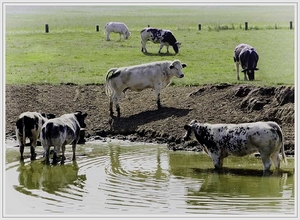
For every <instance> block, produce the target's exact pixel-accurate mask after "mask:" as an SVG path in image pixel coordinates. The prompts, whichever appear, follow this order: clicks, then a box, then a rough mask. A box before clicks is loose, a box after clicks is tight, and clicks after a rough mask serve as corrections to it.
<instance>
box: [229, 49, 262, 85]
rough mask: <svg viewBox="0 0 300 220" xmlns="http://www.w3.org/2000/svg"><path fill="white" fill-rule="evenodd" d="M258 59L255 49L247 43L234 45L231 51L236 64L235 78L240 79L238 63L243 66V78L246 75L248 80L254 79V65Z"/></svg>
mask: <svg viewBox="0 0 300 220" xmlns="http://www.w3.org/2000/svg"><path fill="white" fill-rule="evenodd" d="M258 59H259V56H258V54H257V51H256V50H255V49H254V48H253V47H252V46H250V45H248V44H239V45H238V46H236V48H235V49H234V53H233V60H234V62H235V65H236V75H237V80H240V74H239V65H241V67H242V68H243V70H242V72H243V73H244V80H247V75H248V78H249V80H251V81H252V80H254V78H255V76H254V73H255V70H258V68H257V67H256V66H257V62H258Z"/></svg>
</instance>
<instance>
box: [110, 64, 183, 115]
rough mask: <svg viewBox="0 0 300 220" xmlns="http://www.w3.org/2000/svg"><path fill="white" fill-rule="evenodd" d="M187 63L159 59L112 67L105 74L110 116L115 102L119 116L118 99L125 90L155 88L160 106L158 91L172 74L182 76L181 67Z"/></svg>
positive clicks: (166, 83) (158, 105)
mask: <svg viewBox="0 0 300 220" xmlns="http://www.w3.org/2000/svg"><path fill="white" fill-rule="evenodd" d="M186 66H187V65H186V64H185V63H181V62H180V61H179V60H174V61H159V62H153V63H146V64H141V65H136V66H129V67H121V68H112V69H110V70H108V72H107V74H106V83H105V86H106V94H107V95H108V96H109V110H110V116H111V117H113V105H114V104H115V106H116V110H117V113H118V117H120V106H119V100H120V98H121V96H122V94H123V95H125V91H126V90H127V89H130V90H132V91H137V92H140V91H142V90H144V89H147V88H152V89H154V90H155V94H156V96H157V107H158V108H160V107H161V103H160V92H161V90H162V89H163V88H165V87H166V86H168V85H169V84H170V83H171V79H172V77H173V76H176V77H178V78H182V77H184V74H183V72H182V68H185V67H186Z"/></svg>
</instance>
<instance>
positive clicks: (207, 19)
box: [5, 5, 295, 86]
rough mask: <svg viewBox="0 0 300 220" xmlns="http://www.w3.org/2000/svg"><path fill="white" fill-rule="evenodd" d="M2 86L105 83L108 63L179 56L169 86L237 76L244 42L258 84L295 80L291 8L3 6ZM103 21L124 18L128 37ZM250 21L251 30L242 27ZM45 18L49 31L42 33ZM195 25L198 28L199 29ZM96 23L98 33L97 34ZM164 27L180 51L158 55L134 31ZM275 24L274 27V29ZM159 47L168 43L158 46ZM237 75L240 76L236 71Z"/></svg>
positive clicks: (155, 48)
mask: <svg viewBox="0 0 300 220" xmlns="http://www.w3.org/2000/svg"><path fill="white" fill-rule="evenodd" d="M5 9H6V15H5V25H6V29H5V40H6V43H5V46H6V54H5V64H6V84H31V83H52V84H58V83H75V84H91V83H99V84H101V83H104V81H105V75H106V72H107V70H108V69H110V68H112V67H120V66H127V65H134V64H140V63H146V62H152V61H159V60H174V59H179V60H181V61H182V62H184V63H186V64H187V65H188V67H187V68H185V69H184V72H185V74H186V75H185V78H183V79H174V80H173V84H175V85H203V84H215V83H225V82H226V83H244V82H243V81H240V82H237V80H236V74H235V65H234V62H233V58H232V55H233V49H234V47H235V46H236V45H238V44H239V43H242V42H243V43H248V44H250V45H252V46H254V47H255V48H256V50H257V51H258V53H259V55H260V60H259V63H258V68H259V71H257V73H256V81H254V82H251V83H252V84H257V85H268V86H269V85H272V86H273V85H275V86H277V85H294V78H295V76H294V75H295V64H294V62H295V59H294V54H295V51H294V42H295V39H294V37H295V32H294V30H290V29H289V22H290V21H292V22H293V23H294V7H293V6H250V7H241V6H239V7H238V6H201V5H198V6H174V7H166V6H164V7H162V6H161V7H157V6H139V7H134V6H126V7H125V6H118V7H111V6H94V7H92V6H73V7H71V6H6V8H5ZM109 21H121V22H124V23H126V24H127V26H128V27H129V29H130V31H131V33H132V36H130V38H129V40H126V41H125V40H123V39H122V40H119V35H118V34H111V39H112V40H111V41H106V40H105V35H104V25H105V24H106V23H107V22H109ZM246 21H247V22H248V27H249V30H247V31H246V30H244V23H245V22H246ZM45 24H48V25H49V29H50V32H49V33H45ZM198 24H201V27H202V28H201V31H199V30H198ZM96 25H99V26H100V32H96ZM147 25H151V26H152V27H158V28H165V29H170V30H171V31H172V32H173V33H174V35H175V37H176V38H177V40H178V41H179V42H181V43H182V45H181V48H180V53H179V54H177V55H174V52H173V49H172V48H171V47H170V52H171V53H170V54H161V55H158V54H157V52H158V49H159V45H158V44H153V43H151V42H148V43H147V49H148V52H149V54H148V55H145V54H143V53H142V52H141V43H140V34H139V33H140V31H141V30H142V29H143V28H144V27H146V26H147ZM275 26H276V28H277V29H275ZM162 52H163V53H165V52H166V48H163V50H162ZM241 78H243V76H242V75H241Z"/></svg>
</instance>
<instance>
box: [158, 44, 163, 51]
mask: <svg viewBox="0 0 300 220" xmlns="http://www.w3.org/2000/svg"><path fill="white" fill-rule="evenodd" d="M164 45H165V44H164V43H160V46H159V50H158V53H160V51H161V49H162V48H163V46H164Z"/></svg>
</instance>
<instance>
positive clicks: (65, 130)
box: [41, 111, 87, 164]
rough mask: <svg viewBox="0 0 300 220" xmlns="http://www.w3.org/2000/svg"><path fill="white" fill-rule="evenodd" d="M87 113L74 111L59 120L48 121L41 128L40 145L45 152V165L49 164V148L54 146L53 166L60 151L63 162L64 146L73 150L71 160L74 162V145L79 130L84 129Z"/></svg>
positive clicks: (78, 137) (62, 161)
mask: <svg viewBox="0 0 300 220" xmlns="http://www.w3.org/2000/svg"><path fill="white" fill-rule="evenodd" d="M86 116H87V113H82V112H81V111H76V112H75V113H71V114H64V115H62V116H60V117H59V118H54V119H49V120H48V121H47V122H46V123H45V124H44V125H43V127H42V131H41V143H42V145H43V148H44V150H45V157H46V158H45V163H46V164H49V154H50V147H51V146H54V154H53V164H56V163H57V162H58V154H59V151H60V149H62V160H61V163H62V164H63V163H64V160H65V150H66V145H67V144H71V145H72V150H73V157H72V160H76V157H75V154H76V153H75V151H76V144H77V143H78V141H79V139H80V130H81V129H83V128H85V127H86V124H85V122H84V119H85V118H86Z"/></svg>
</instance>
